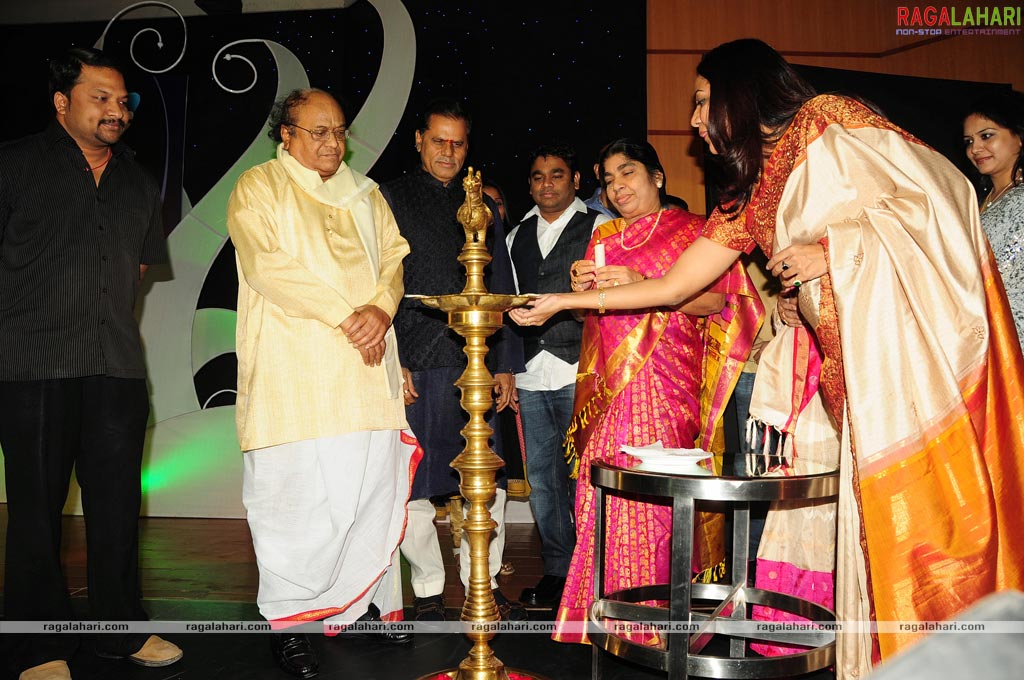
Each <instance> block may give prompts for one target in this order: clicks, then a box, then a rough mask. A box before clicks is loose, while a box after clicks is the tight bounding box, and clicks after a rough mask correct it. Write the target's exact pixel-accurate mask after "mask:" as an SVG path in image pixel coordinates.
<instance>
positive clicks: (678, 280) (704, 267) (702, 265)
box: [510, 236, 741, 326]
mask: <svg viewBox="0 0 1024 680" xmlns="http://www.w3.org/2000/svg"><path fill="white" fill-rule="evenodd" d="M740 254H741V253H740V251H738V250H732V249H731V248H726V247H725V246H723V245H719V244H718V243H716V242H714V241H712V240H711V239H708V238H704V237H703V236H701V237H699V238H698V239H697V240H696V241H694V242H693V244H692V245H691V246H690V247H689V248H687V249H686V250H684V251H683V254H682V255H680V256H679V259H677V260H676V262H675V264H674V265H672V268H671V269H669V270H668V272H667V273H666V274H665V276H663V277H661V278H656V279H647V280H646V281H638V282H636V283H631V284H628V285H625V286H616V287H614V288H602V289H601V290H587V291H583V292H580V293H558V294H554V295H542V296H541V297H539V298H537V299H536V300H535V301H534V302H533V304H532V305H531V306H530V307H529V308H524V309H516V310H512V312H510V314H512V315H513V318H514V319H515V320H516V323H519V324H521V325H527V326H530V325H536V324H542V323H544V322H545V321H547V319H548V318H549V317H551V315H553V314H555V313H557V312H560V311H562V310H564V309H598V308H599V307H601V306H602V303H603V307H604V308H605V309H646V308H648V307H677V306H679V305H680V304H682V303H683V302H684V301H686V300H689V299H690V298H691V297H693V296H694V295H695V294H697V293H698V292H700V291H702V290H704V289H705V288H706V287H708V286H709V285H711V284H712V283H713V282H714V281H715V279H717V278H718V277H719V276H721V275H722V274H723V273H725V271H726V270H727V269H729V267H731V266H732V264H733V262H735V261H736V260H737V259H738V258H739V256H740ZM601 295H603V299H599V296H601Z"/></svg>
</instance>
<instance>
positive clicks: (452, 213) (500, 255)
mask: <svg viewBox="0 0 1024 680" xmlns="http://www.w3.org/2000/svg"><path fill="white" fill-rule="evenodd" d="M381 192H382V193H383V194H384V198H385V199H386V200H387V202H388V205H390V206H391V211H392V212H393V213H394V214H395V220H396V221H397V222H398V229H399V231H401V233H402V236H403V237H405V239H406V240H407V241H408V242H409V248H410V252H409V254H408V255H407V256H406V258H405V260H404V261H403V263H402V265H403V268H404V272H405V278H404V282H405V292H406V294H411V293H420V294H428V295H447V294H449V293H459V292H461V291H462V289H463V288H464V287H465V285H466V270H465V268H464V267H463V266H462V264H461V263H460V262H459V261H458V256H459V253H460V252H461V251H462V246H463V244H465V242H466V233H465V231H463V229H462V225H461V224H459V221H458V219H457V217H456V213H457V212H458V210H459V206H461V205H462V203H463V201H465V200H466V192H465V190H464V189H463V188H462V178H461V176H460V177H457V178H455V179H453V180H452V181H450V182H449V183H448V185H447V186H445V185H444V184H442V183H441V182H439V181H438V180H437V179H435V178H434V177H433V176H431V175H430V173H428V172H427V171H425V170H423V169H422V168H417V169H416V170H414V171H412V172H410V173H408V174H406V175H403V176H402V177H399V178H397V179H394V180H392V181H390V182H387V183H385V184H383V185H382V186H381ZM484 201H485V202H486V203H487V206H488V207H489V208H490V209H491V212H492V213H493V214H494V229H493V232H492V231H488V234H487V246H488V249H489V250H490V252H491V256H492V257H493V258H494V259H493V260H492V261H491V263H490V265H488V267H487V269H486V270H485V274H486V276H485V282H486V285H487V287H488V290H489V291H490V292H492V293H515V281H514V280H513V278H512V260H511V258H510V257H509V254H508V248H507V246H506V245H505V228H504V226H503V225H502V223H501V218H500V217H499V216H498V209H497V207H496V206H495V205H494V202H493V201H491V199H490V197H489V196H486V195H485V196H484ZM394 325H395V333H396V334H397V335H398V353H399V357H400V359H401V361H402V366H404V367H405V368H408V369H410V370H413V371H424V370H427V369H431V368H442V367H451V366H465V365H466V355H465V353H463V351H462V348H463V347H464V346H465V341H464V340H463V339H462V338H460V337H459V336H458V335H457V334H456V333H455V331H453V330H451V329H449V328H448V315H447V314H445V313H444V312H440V311H438V310H435V309H430V308H428V307H425V306H424V305H422V304H421V303H419V302H417V301H415V300H402V302H401V304H399V306H398V313H397V314H395V319H394ZM488 345H489V346H490V347H491V352H490V353H489V354H488V356H487V365H488V367H489V368H490V369H491V371H492V372H494V373H521V372H522V371H523V370H525V369H524V364H523V345H522V340H520V339H519V338H518V337H517V336H516V335H515V334H514V333H513V332H512V330H511V329H510V328H509V327H508V326H507V325H506V326H503V327H502V329H501V330H499V331H498V332H497V333H496V334H495V335H494V336H492V338H491V339H490V341H489V342H488Z"/></svg>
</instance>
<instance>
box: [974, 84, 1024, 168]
mask: <svg viewBox="0 0 1024 680" xmlns="http://www.w3.org/2000/svg"><path fill="white" fill-rule="evenodd" d="M970 115H978V116H982V117H983V118H988V119H989V120H990V121H992V122H993V123H995V124H996V125H998V126H999V127H1004V128H1006V129H1007V130H1009V131H1010V132H1012V133H1013V134H1015V135H1017V137H1018V138H1019V139H1020V140H1021V141H1024V92H1018V91H1017V90H1001V91H998V92H990V93H988V94H984V95H982V96H980V97H978V98H977V99H975V100H974V101H973V102H971V105H970V107H968V109H967V112H966V113H964V120H966V119H967V116H970ZM1022 168H1024V147H1022V148H1021V150H1020V151H1019V152H1018V153H1017V161H1016V162H1015V163H1014V164H1013V171H1012V172H1011V173H1010V181H1011V182H1014V183H1016V181H1017V173H1018V172H1024V170H1022ZM981 183H982V186H984V187H988V186H990V185H991V184H992V178H991V177H989V176H988V175H982V176H981Z"/></svg>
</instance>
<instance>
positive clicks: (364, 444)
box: [242, 430, 417, 622]
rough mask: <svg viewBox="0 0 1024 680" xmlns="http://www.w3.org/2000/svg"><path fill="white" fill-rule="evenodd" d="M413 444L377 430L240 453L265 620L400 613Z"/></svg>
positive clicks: (352, 618) (396, 432) (259, 601)
mask: <svg viewBox="0 0 1024 680" xmlns="http://www.w3.org/2000/svg"><path fill="white" fill-rule="evenodd" d="M416 449H417V446H416V441H415V439H414V438H413V436H412V435H411V433H409V432H403V431H400V430H380V431H368V432H354V433H351V434H346V435H341V436H337V437H325V438H321V439H310V440H305V441H299V442H292V443H289V444H281V445H279V446H271V447H268V448H263V449H257V450H254V451H246V452H245V453H244V454H243V455H244V459H245V477H244V482H243V486H242V502H243V503H244V504H245V508H246V512H247V518H248V521H249V530H250V531H251V533H252V541H253V546H254V548H255V550H256V563H257V565H258V567H259V572H260V585H259V593H258V595H257V597H256V602H257V604H258V605H259V608H260V614H262V615H263V616H264V617H265V618H266V619H267V620H268V621H274V620H289V621H295V622H303V621H316V620H321V619H328V618H329V619H331V621H332V622H334V621H337V622H351V621H355V620H356V619H357V618H359V617H360V616H362V615H363V614H364V613H366V610H367V607H368V606H369V604H370V603H371V602H372V603H373V604H375V605H377V607H378V609H380V611H381V615H382V618H385V619H386V618H388V616H389V615H394V614H400V613H401V611H402V592H401V571H400V569H399V568H398V552H397V548H398V544H399V541H400V540H401V538H402V532H403V530H404V528H405V518H406V509H405V506H406V501H407V500H408V497H409V491H410V488H411V483H412V473H413V470H412V469H411V465H412V464H413V461H412V459H413V455H414V453H415V452H416Z"/></svg>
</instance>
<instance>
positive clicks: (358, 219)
mask: <svg viewBox="0 0 1024 680" xmlns="http://www.w3.org/2000/svg"><path fill="white" fill-rule="evenodd" d="M277 159H278V160H279V161H281V165H282V166H283V167H284V169H285V170H286V171H287V172H288V176H289V177H291V178H292V180H293V181H294V182H295V183H296V184H298V185H299V187H301V188H302V190H303V191H305V192H306V193H307V194H308V195H309V196H310V197H311V198H313V199H314V200H316V201H318V202H320V203H323V204H324V205H330V206H334V207H335V208H341V209H342V210H348V211H349V213H351V215H352V221H353V222H354V223H355V225H356V232H357V233H358V234H359V240H360V242H362V244H363V250H364V251H365V252H366V258H367V259H368V260H369V262H370V271H372V272H373V277H374V283H376V282H377V279H378V278H379V277H380V252H379V251H378V250H377V230H376V228H375V226H374V222H373V207H372V206H371V205H370V197H369V196H370V192H372V191H373V190H374V189H376V188H377V183H376V182H374V181H373V180H372V179H370V178H369V177H366V176H365V175H362V174H360V173H358V172H356V171H355V170H353V169H352V168H350V167H349V166H348V164H346V163H345V162H344V161H342V163H341V167H339V168H338V171H337V172H336V173H334V174H333V175H332V176H331V177H329V178H327V179H326V180H324V179H323V178H322V177H320V173H318V172H317V171H316V170H311V169H309V168H307V167H306V166H304V165H302V164H301V163H299V161H297V160H295V158H294V157H293V156H292V155H291V154H290V153H288V150H287V149H285V148H284V144H278V145H277ZM384 337H385V340H386V342H385V348H384V369H385V374H386V375H387V381H388V397H389V398H391V399H397V398H398V388H399V386H400V385H401V384H402V379H401V367H400V365H399V362H398V350H397V347H398V339H397V337H396V336H395V327H394V326H389V327H388V331H387V333H386V334H385V336H384Z"/></svg>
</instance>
